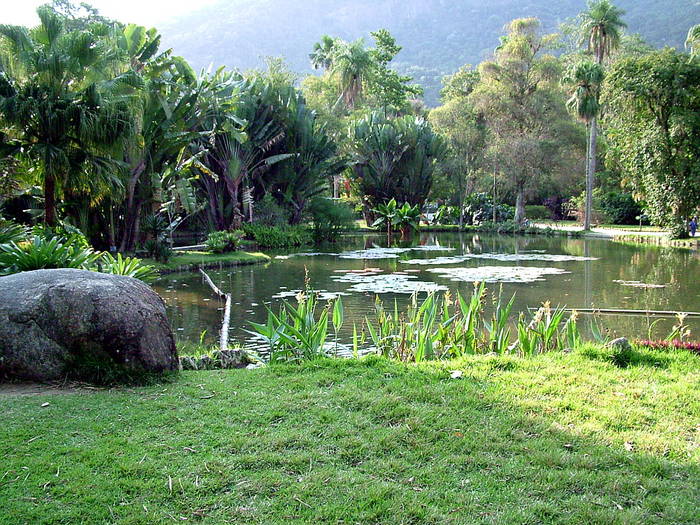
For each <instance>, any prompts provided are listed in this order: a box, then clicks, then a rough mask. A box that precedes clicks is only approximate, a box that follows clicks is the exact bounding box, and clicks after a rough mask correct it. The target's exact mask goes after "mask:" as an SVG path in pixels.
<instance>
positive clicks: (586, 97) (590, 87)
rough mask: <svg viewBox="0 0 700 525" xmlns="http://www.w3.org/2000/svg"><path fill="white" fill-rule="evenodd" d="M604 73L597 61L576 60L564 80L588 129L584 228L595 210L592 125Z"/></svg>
mask: <svg viewBox="0 0 700 525" xmlns="http://www.w3.org/2000/svg"><path fill="white" fill-rule="evenodd" d="M604 78H605V74H604V71H603V66H601V65H600V64H599V63H597V62H592V61H590V60H586V61H583V62H579V63H576V64H573V65H571V66H570V67H569V69H568V70H567V72H566V74H565V75H564V78H563V79H562V83H563V84H564V85H566V86H568V88H569V90H570V94H571V96H570V98H569V100H568V101H567V106H568V108H569V110H570V111H571V112H572V113H573V114H574V115H576V117H577V118H578V119H579V120H581V121H582V122H583V123H584V124H586V128H587V129H588V131H589V134H588V147H587V151H586V204H585V217H584V229H588V228H590V217H591V212H592V201H591V202H589V199H588V196H589V194H590V195H592V191H593V175H592V174H593V173H595V165H596V149H597V148H596V142H595V137H596V136H597V135H596V132H595V130H593V129H592V127H593V126H595V120H596V118H597V117H598V114H599V112H600V89H601V86H602V84H603V80H604Z"/></svg>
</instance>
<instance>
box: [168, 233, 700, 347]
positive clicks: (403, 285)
mask: <svg viewBox="0 0 700 525" xmlns="http://www.w3.org/2000/svg"><path fill="white" fill-rule="evenodd" d="M386 246H387V243H386V238H385V237H383V236H378V235H358V236H350V237H347V238H345V239H344V240H343V242H342V243H339V244H338V245H336V246H332V247H330V248H326V249H322V250H319V251H312V250H311V249H308V250H302V251H299V252H297V253H283V254H276V255H273V260H272V261H271V262H270V263H269V264H265V265H255V266H245V267H234V268H224V269H221V270H208V273H209V275H210V276H211V277H212V279H213V280H214V282H215V283H216V284H217V285H218V286H219V287H220V288H221V289H222V290H224V291H225V292H230V293H231V294H232V296H233V308H232V311H231V339H232V340H235V341H238V342H241V343H247V344H253V340H252V339H251V336H250V334H248V333H247V332H246V331H245V330H246V329H248V328H249V325H248V323H249V321H255V322H264V320H265V318H266V316H267V311H266V307H270V308H272V309H273V310H274V311H277V309H278V305H279V304H280V302H281V301H282V300H285V299H286V300H289V301H291V302H294V295H295V294H296V293H297V292H298V291H299V290H300V289H302V288H303V287H304V279H305V277H306V278H308V281H309V284H310V286H311V287H312V288H313V289H314V290H316V291H318V292H320V293H321V297H322V298H324V299H327V298H329V297H335V296H337V295H341V296H342V298H343V305H344V307H345V319H346V322H345V330H344V333H343V334H341V339H344V340H345V341H348V340H349V334H350V333H351V331H352V325H353V323H357V326H358V328H359V327H360V326H361V325H362V322H363V319H364V317H365V315H367V313H368V312H370V310H371V309H373V307H374V302H375V297H376V296H377V295H379V297H380V298H381V299H382V300H383V301H384V302H385V303H387V304H391V305H393V303H394V301H395V300H396V301H397V302H398V305H399V308H401V307H402V306H405V305H406V304H407V302H408V301H409V300H410V297H411V294H412V293H413V292H418V293H419V294H420V295H425V294H426V293H427V292H428V291H431V290H435V291H444V290H450V291H451V292H452V293H456V292H457V291H459V292H460V293H462V294H463V295H468V294H470V293H471V291H472V289H473V282H475V281H484V282H487V283H489V284H488V285H487V286H488V288H489V290H490V291H496V290H498V288H500V287H501V286H502V288H503V294H504V296H507V298H510V296H511V295H512V294H515V307H514V308H515V310H517V311H527V310H528V308H537V307H538V306H539V305H540V304H541V303H542V302H543V301H550V302H551V303H552V305H553V306H554V305H561V306H567V307H570V308H601V309H605V308H614V309H635V310H640V309H641V310H669V311H686V312H687V311H690V312H700V285H699V283H698V276H700V257H699V256H698V254H697V253H695V252H691V251H685V250H676V249H670V248H658V247H633V246H625V245H621V244H617V243H613V242H610V241H607V240H602V239H601V240H598V239H585V240H584V239H570V238H566V237H551V238H550V237H542V236H528V237H513V236H499V235H483V234H458V233H429V234H421V235H420V236H417V237H416V238H415V239H414V240H413V242H411V243H408V244H398V245H394V246H393V247H392V248H388V249H387V248H386ZM155 289H156V291H157V292H158V293H159V294H160V295H161V296H162V297H163V298H164V299H165V301H166V304H167V308H168V315H169V318H170V320H171V323H172V325H173V329H174V330H175V332H176V334H177V337H178V339H184V340H190V341H193V342H196V341H199V340H200V338H203V339H204V340H205V341H206V342H208V343H213V342H215V341H216V340H217V337H218V331H219V329H220V326H221V315H222V308H223V304H222V302H221V301H220V300H219V299H217V298H216V297H215V296H214V295H213V294H212V292H211V290H210V289H209V288H208V286H207V285H206V284H204V283H203V281H202V278H201V276H200V275H199V274H197V273H180V274H172V275H167V276H165V277H163V278H162V279H161V280H160V281H159V282H158V283H156V285H155ZM596 318H597V319H598V322H599V323H600V325H601V326H602V327H603V328H605V329H607V330H608V331H609V333H610V335H613V336H626V337H630V338H643V337H646V336H647V333H648V329H649V326H650V324H651V323H652V322H653V321H654V320H655V319H656V318H653V317H650V316H648V315H644V314H642V315H598V316H596ZM587 319H590V316H584V318H583V320H582V322H581V324H582V325H583V328H584V330H585V327H586V326H587V324H588V322H589V321H588V320H587ZM673 322H674V319H672V318H666V319H664V320H663V321H662V322H660V323H658V324H656V325H655V329H654V333H653V334H652V335H654V336H656V337H663V336H665V335H666V333H667V332H668V330H669V329H670V328H671V326H672V325H673ZM687 324H689V325H690V327H691V329H692V332H693V335H692V338H693V339H696V338H697V334H698V333H700V318H689V319H688V320H687Z"/></svg>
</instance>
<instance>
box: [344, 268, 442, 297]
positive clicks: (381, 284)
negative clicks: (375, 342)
mask: <svg viewBox="0 0 700 525" xmlns="http://www.w3.org/2000/svg"><path fill="white" fill-rule="evenodd" d="M331 279H333V280H334V281H336V282H340V283H351V286H350V287H349V288H348V290H351V291H353V292H369V293H375V294H384V293H398V294H412V293H416V292H437V291H444V290H447V287H446V286H443V285H440V284H437V283H432V282H427V281H419V280H417V279H418V278H417V277H416V276H415V275H408V274H399V273H389V274H386V273H380V274H378V273H375V272H363V273H346V274H344V275H337V276H334V277H332V278H331Z"/></svg>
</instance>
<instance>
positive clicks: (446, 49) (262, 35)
mask: <svg viewBox="0 0 700 525" xmlns="http://www.w3.org/2000/svg"><path fill="white" fill-rule="evenodd" d="M616 5H618V6H619V7H621V8H622V9H624V10H625V11H626V12H627V13H626V15H625V21H626V22H627V24H628V26H629V32H631V33H639V34H640V35H641V36H642V37H643V38H644V39H645V40H646V41H647V42H648V43H650V44H652V45H654V46H657V47H662V46H665V45H669V46H674V47H677V48H682V46H683V43H684V42H685V37H686V34H687V32H688V28H689V27H690V26H691V25H693V24H696V23H698V22H700V1H698V0H617V1H616ZM585 6H586V3H585V1H584V0H557V1H552V0H489V1H488V2H485V1H484V0H219V1H218V2H217V3H214V4H209V5H207V6H206V7H202V8H200V9H199V10H195V11H194V12H192V13H190V14H188V15H187V16H186V17H180V18H176V19H174V20H172V21H171V22H169V23H168V24H167V25H164V26H162V27H160V28H159V29H160V31H161V32H162V34H163V39H164V43H165V44H166V45H167V46H169V47H173V48H174V50H175V53H176V54H178V55H182V56H184V57H185V58H186V59H188V60H189V61H190V62H191V63H192V65H193V66H194V67H195V68H196V69H200V68H204V67H208V66H209V65H213V66H214V67H218V66H220V65H226V66H228V67H232V68H238V69H241V70H245V69H250V68H254V67H259V66H260V65H261V64H262V63H263V59H264V57H266V56H283V57H284V58H285V59H286V61H287V63H288V64H289V66H290V67H291V68H292V70H294V71H295V72H297V73H299V74H300V75H304V74H308V73H311V72H312V69H311V67H310V64H309V59H308V54H309V53H310V51H311V48H312V46H313V44H314V43H315V42H317V41H318V40H319V38H320V37H321V35H323V34H328V35H331V36H339V37H341V38H344V39H346V40H354V39H356V38H359V37H365V38H366V39H367V41H368V43H370V42H371V39H370V38H369V33H370V31H375V30H377V29H380V28H386V29H388V30H389V31H391V33H392V34H393V35H394V36H395V37H396V39H397V41H398V43H399V44H400V45H401V46H403V50H402V51H401V53H400V54H399V55H398V56H397V58H396V59H395V67H396V68H397V70H399V71H400V72H402V73H405V74H410V75H412V76H413V77H414V80H415V82H417V83H420V84H421V85H423V86H424V88H425V89H426V96H425V98H426V102H427V103H428V104H430V105H434V104H436V103H437V101H438V92H439V89H440V79H441V78H442V76H443V75H446V74H449V73H452V72H454V71H455V70H456V69H457V68H459V67H460V66H462V65H463V64H466V63H470V64H478V63H479V62H481V61H482V60H484V59H485V58H487V57H488V56H489V54H490V53H491V52H492V50H493V49H494V48H495V47H496V46H497V45H498V42H499V40H498V37H499V36H500V35H502V34H503V26H504V25H505V24H506V23H507V22H509V21H510V20H512V19H514V18H521V17H528V16H536V17H538V18H539V19H540V20H542V23H543V25H544V29H545V30H546V31H549V32H553V31H556V30H557V28H558V26H559V24H560V23H561V22H563V21H565V20H566V19H567V18H570V17H573V16H575V15H576V14H578V13H579V12H580V11H582V10H583V9H585Z"/></svg>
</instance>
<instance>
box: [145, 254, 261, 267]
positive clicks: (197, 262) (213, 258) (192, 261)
mask: <svg viewBox="0 0 700 525" xmlns="http://www.w3.org/2000/svg"><path fill="white" fill-rule="evenodd" d="M269 260H270V257H268V256H267V255H265V254H263V253H249V252H230V253H211V252H200V251H186V252H175V254H174V255H173V256H172V257H171V258H170V260H169V261H168V262H167V263H161V262H158V261H155V260H153V259H143V262H144V263H146V264H150V265H152V266H154V267H155V268H157V269H158V270H161V271H162V270H165V271H168V270H179V269H182V268H190V269H196V267H197V266H203V265H204V266H206V265H211V264H218V263H221V264H254V263H259V262H266V261H269Z"/></svg>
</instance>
